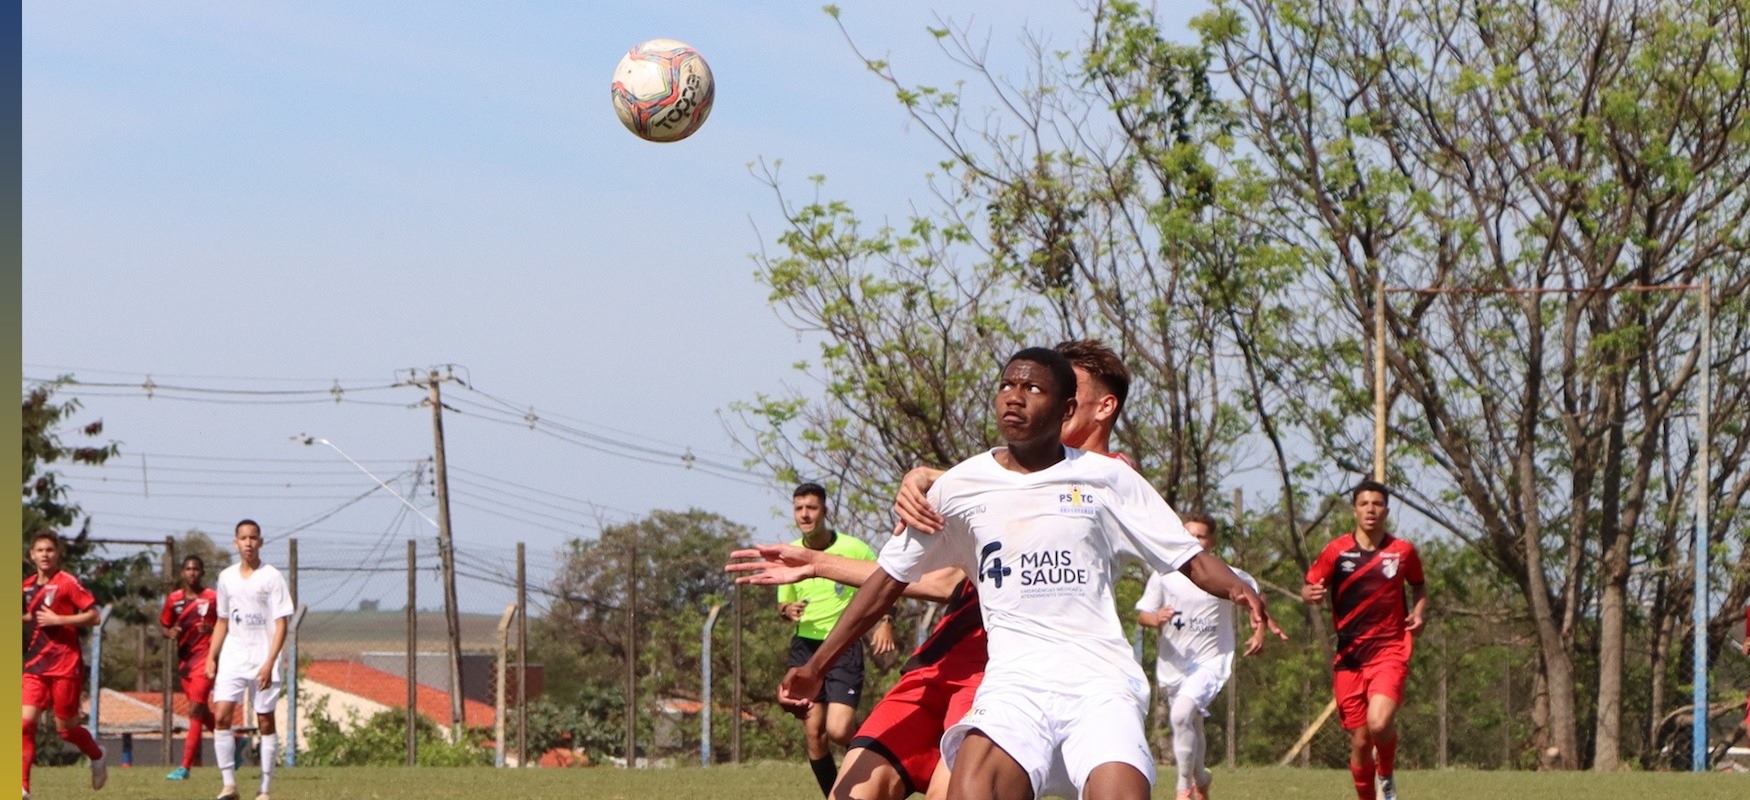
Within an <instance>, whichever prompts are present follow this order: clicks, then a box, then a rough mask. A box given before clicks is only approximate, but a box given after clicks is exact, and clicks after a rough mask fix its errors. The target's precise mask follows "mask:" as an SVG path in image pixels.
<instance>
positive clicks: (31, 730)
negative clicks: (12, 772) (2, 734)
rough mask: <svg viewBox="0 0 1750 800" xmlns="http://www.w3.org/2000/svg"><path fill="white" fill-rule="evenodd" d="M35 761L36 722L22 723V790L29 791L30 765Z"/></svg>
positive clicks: (29, 720) (31, 720)
mask: <svg viewBox="0 0 1750 800" xmlns="http://www.w3.org/2000/svg"><path fill="white" fill-rule="evenodd" d="M33 761H36V720H34V719H27V720H25V721H24V790H25V791H27V792H28V791H30V765H31V762H33Z"/></svg>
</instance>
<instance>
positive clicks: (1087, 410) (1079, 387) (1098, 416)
mask: <svg viewBox="0 0 1750 800" xmlns="http://www.w3.org/2000/svg"><path fill="white" fill-rule="evenodd" d="M1056 350H1057V352H1059V353H1062V354H1063V357H1064V358H1067V359H1069V363H1070V366H1071V367H1072V368H1074V370H1075V375H1076V410H1075V413H1073V414H1071V415H1070V416H1069V419H1066V420H1064V421H1063V443H1064V444H1067V445H1069V446H1070V447H1081V446H1082V445H1083V444H1084V443H1086V442H1088V441H1089V440H1091V439H1092V438H1093V436H1094V434H1095V433H1096V432H1104V433H1107V434H1110V433H1111V432H1112V426H1114V425H1117V424H1118V415H1119V414H1121V413H1123V412H1124V400H1125V398H1127V397H1129V396H1130V370H1129V369H1128V368H1126V367H1125V366H1124V360H1123V359H1121V358H1119V357H1118V354H1117V353H1114V352H1112V348H1110V347H1107V346H1106V344H1105V343H1104V342H1101V341H1099V340H1098V339H1072V340H1070V341H1067V342H1059V343H1058V345H1057V347H1056Z"/></svg>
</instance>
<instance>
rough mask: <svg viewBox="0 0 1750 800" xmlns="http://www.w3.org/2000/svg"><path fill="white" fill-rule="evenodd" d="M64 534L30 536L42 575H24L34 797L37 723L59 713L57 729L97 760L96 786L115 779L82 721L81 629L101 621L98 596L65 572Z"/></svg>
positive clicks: (27, 748)
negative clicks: (47, 712) (45, 714)
mask: <svg viewBox="0 0 1750 800" xmlns="http://www.w3.org/2000/svg"><path fill="white" fill-rule="evenodd" d="M64 555H65V553H64V552H63V551H62V549H61V537H60V535H58V534H56V533H55V532H54V531H38V532H37V533H36V534H35V535H33V536H32V537H31V540H30V560H31V563H32V564H34V565H35V566H36V574H35V575H32V576H30V577H28V578H25V579H24V741H23V745H24V747H23V750H24V797H25V800H30V764H31V762H32V761H35V760H36V723H37V719H38V718H39V717H41V716H42V713H43V711H45V710H49V709H53V710H54V712H55V733H57V734H60V736H61V739H62V740H64V741H66V742H67V743H69V744H71V745H73V746H74V747H77V748H79V752H81V753H84V754H85V757H86V758H88V759H91V788H93V789H102V788H103V784H104V783H105V782H107V781H108V780H109V770H108V768H106V767H105V766H104V763H103V749H102V748H100V747H98V746H97V741H96V740H95V739H92V738H91V731H88V730H86V729H85V726H83V725H80V724H79V689H80V685H81V684H82V683H83V681H82V680H81V676H82V675H83V674H84V671H83V670H82V669H81V664H80V657H79V631H78V629H79V628H89V627H92V626H94V625H96V624H97V623H98V619H99V616H98V611H97V601H96V600H95V599H94V598H92V596H91V593H90V592H88V591H86V590H85V586H84V585H83V584H81V583H79V579H77V578H75V577H73V576H71V575H68V574H67V573H65V572H62V571H61V559H62V558H63V557H64Z"/></svg>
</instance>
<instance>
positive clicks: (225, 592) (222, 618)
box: [207, 519, 292, 800]
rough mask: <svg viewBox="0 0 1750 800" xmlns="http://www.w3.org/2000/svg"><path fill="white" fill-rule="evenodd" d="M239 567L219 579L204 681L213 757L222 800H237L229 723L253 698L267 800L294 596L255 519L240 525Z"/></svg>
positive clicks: (275, 758)
mask: <svg viewBox="0 0 1750 800" xmlns="http://www.w3.org/2000/svg"><path fill="white" fill-rule="evenodd" d="M236 544H237V556H238V560H237V563H235V564H232V565H231V566H229V567H226V568H225V571H224V572H221V573H219V582H218V587H217V589H218V594H219V601H218V604H219V619H218V621H217V622H216V623H215V624H214V625H213V644H212V647H211V649H210V650H208V651H207V674H208V675H210V676H213V716H214V717H216V718H217V720H216V729H215V730H214V731H213V751H214V755H215V756H216V758H217V760H218V762H219V775H220V777H221V778H222V779H223V780H224V788H223V789H222V790H221V791H220V792H219V797H218V800H236V798H237V771H236V764H237V758H236V750H235V748H236V746H237V743H236V742H237V740H236V739H234V738H232V736H231V719H232V716H233V712H234V711H235V710H236V707H237V704H238V703H241V702H243V698H244V697H245V696H249V695H253V696H254V698H255V703H254V706H255V716H256V730H257V731H258V732H259V733H260V734H261V791H260V793H258V794H257V795H256V796H255V798H256V800H269V798H268V791H269V789H270V788H271V786H272V784H273V767H274V763H275V762H276V761H278V760H279V753H278V752H277V750H278V744H279V739H278V737H277V736H276V735H275V729H274V718H273V716H274V705H275V704H276V703H277V702H278V701H279V696H280V651H281V649H282V648H284V646H285V643H286V618H287V617H290V616H291V615H292V594H291V592H290V591H289V590H288V589H287V588H286V579H285V576H284V575H281V574H280V571H279V570H278V569H276V568H274V566H273V565H272V564H264V563H262V561H261V526H260V525H257V524H256V523H255V521H254V520H248V519H246V520H243V521H242V522H239V523H237V535H236Z"/></svg>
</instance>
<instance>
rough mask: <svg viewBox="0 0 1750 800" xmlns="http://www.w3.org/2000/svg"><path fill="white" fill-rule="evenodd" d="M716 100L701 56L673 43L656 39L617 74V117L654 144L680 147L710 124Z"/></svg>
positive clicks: (631, 56) (627, 59) (636, 52)
mask: <svg viewBox="0 0 1750 800" xmlns="http://www.w3.org/2000/svg"><path fill="white" fill-rule="evenodd" d="M716 94H717V85H716V82H715V81H713V80H711V67H710V66H709V65H707V64H706V63H705V57H704V56H701V55H699V51H697V50H694V49H693V48H691V47H688V46H687V45H685V44H683V43H681V42H677V41H675V40H673V39H651V40H650V41H648V42H645V43H643V44H641V45H638V46H637V47H634V48H632V49H631V51H630V52H628V53H626V57H625V58H622V59H620V65H619V66H618V67H615V68H614V86H613V96H614V113H616V114H619V115H620V122H622V123H625V125H626V130H629V131H631V132H633V133H635V134H637V135H638V136H639V138H642V139H647V140H649V141H652V142H678V141H680V140H682V139H685V138H687V137H688V136H691V135H693V132H694V131H696V130H698V129H699V126H700V125H703V124H705V118H706V117H708V116H710V115H711V100H712V99H713V98H714V97H715V96H716Z"/></svg>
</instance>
